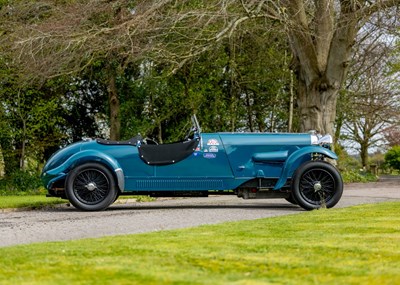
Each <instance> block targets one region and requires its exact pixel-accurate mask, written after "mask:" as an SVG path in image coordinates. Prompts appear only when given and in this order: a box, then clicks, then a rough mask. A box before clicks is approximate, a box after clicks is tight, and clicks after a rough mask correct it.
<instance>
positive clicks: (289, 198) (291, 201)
mask: <svg viewBox="0 0 400 285" xmlns="http://www.w3.org/2000/svg"><path fill="white" fill-rule="evenodd" d="M285 200H286V201H288V202H289V203H291V204H293V205H298V203H297V201H296V200H295V199H294V197H293V194H290V196H289V197H287V198H285Z"/></svg>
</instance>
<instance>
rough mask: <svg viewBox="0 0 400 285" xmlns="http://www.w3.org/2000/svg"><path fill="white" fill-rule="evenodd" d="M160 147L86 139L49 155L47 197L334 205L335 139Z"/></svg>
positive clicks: (97, 203) (222, 137) (86, 202)
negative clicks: (212, 197) (223, 198)
mask: <svg viewBox="0 0 400 285" xmlns="http://www.w3.org/2000/svg"><path fill="white" fill-rule="evenodd" d="M192 122H193V127H192V128H191V131H192V132H191V136H190V137H189V136H188V138H186V139H185V140H183V141H180V142H176V143H170V144H160V145H158V144H156V143H155V142H154V141H152V140H148V139H143V138H142V137H140V136H136V137H133V138H132V139H130V140H128V141H109V140H103V139H87V140H83V141H80V142H77V143H73V144H71V145H69V146H67V147H65V148H63V149H61V150H59V151H57V152H56V153H55V154H53V155H52V157H51V158H50V159H49V160H48V161H47V163H46V165H45V166H44V168H43V173H42V180H43V182H44V185H45V187H46V188H47V189H48V196H56V197H62V198H67V199H68V200H69V201H70V202H71V204H72V205H74V206H75V207H76V208H78V209H81V210H88V211H96V210H103V209H105V208H107V207H108V206H109V205H111V204H112V203H113V202H114V201H115V200H116V199H117V198H118V196H119V195H124V194H129V195H149V196H159V197H160V196H208V195H209V194H218V195H223V194H231V195H237V196H238V197H242V198H244V199H252V198H286V199H287V200H288V201H289V202H291V203H293V204H298V205H300V206H301V207H303V208H304V209H307V210H310V209H316V208H320V207H328V208H329V207H333V206H334V205H335V204H336V203H337V202H338V201H339V200H340V198H341V195H342V192H343V182H342V178H341V176H340V174H339V172H338V171H337V169H336V168H335V167H334V166H333V165H332V164H330V163H328V162H327V161H326V160H327V159H332V160H335V159H337V155H336V154H335V153H334V152H332V151H331V150H330V149H329V145H330V144H331V143H332V138H331V137H330V136H325V137H322V138H321V137H318V136H317V135H315V134H309V133H304V134H297V133H296V134H295V133H227V132H219V133H202V132H201V129H200V126H199V124H198V121H197V119H196V117H193V118H192Z"/></svg>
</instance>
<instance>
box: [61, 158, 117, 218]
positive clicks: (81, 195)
mask: <svg viewBox="0 0 400 285" xmlns="http://www.w3.org/2000/svg"><path fill="white" fill-rule="evenodd" d="M65 190H66V191H65V192H66V195H67V198H68V200H69V201H70V202H71V204H72V205H74V207H75V208H78V209H80V210H85V211H101V210H104V209H105V208H107V207H108V206H109V205H111V204H112V203H113V202H114V201H115V199H116V197H117V194H118V192H117V190H116V184H115V180H114V177H113V175H112V173H111V171H110V170H109V169H108V168H107V167H105V166H104V165H102V164H99V163H86V164H83V165H80V166H77V167H76V168H74V169H73V170H71V172H70V173H69V174H68V177H67V180H66V187H65Z"/></svg>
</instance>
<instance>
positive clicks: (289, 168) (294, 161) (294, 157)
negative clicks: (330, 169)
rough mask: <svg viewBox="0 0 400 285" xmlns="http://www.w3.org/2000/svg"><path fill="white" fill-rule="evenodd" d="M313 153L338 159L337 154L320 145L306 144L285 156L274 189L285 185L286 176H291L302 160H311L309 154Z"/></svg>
mask: <svg viewBox="0 0 400 285" xmlns="http://www.w3.org/2000/svg"><path fill="white" fill-rule="evenodd" d="M313 153H318V154H322V155H323V156H326V157H329V158H331V159H338V156H337V155H336V154H335V153H334V152H332V151H330V150H329V149H326V148H323V147H320V146H307V147H303V148H300V149H298V150H296V151H295V152H293V153H292V154H291V155H290V156H289V157H288V158H287V160H286V162H285V165H284V167H283V169H282V173H281V177H280V178H279V180H278V182H277V183H276V184H275V187H274V190H278V189H280V188H282V187H283V186H284V185H285V183H286V181H287V178H288V177H292V176H293V173H294V172H295V171H296V169H297V168H298V167H299V166H300V164H301V163H302V162H305V161H308V160H311V155H312V154H313Z"/></svg>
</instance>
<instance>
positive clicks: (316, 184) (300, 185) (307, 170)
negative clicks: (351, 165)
mask: <svg viewBox="0 0 400 285" xmlns="http://www.w3.org/2000/svg"><path fill="white" fill-rule="evenodd" d="M342 193H343V181H342V177H341V176H340V173H339V172H338V171H337V169H336V168H335V167H334V166H333V165H331V164H329V163H327V162H323V161H309V162H306V163H304V164H303V165H301V166H300V167H299V168H298V169H297V171H296V173H295V175H294V179H293V184H292V194H293V196H294V198H295V200H296V201H297V203H298V205H299V206H301V207H302V208H304V209H306V210H313V209H319V208H325V207H326V208H331V207H333V206H335V205H336V204H337V203H338V202H339V200H340V198H341V197H342Z"/></svg>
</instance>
